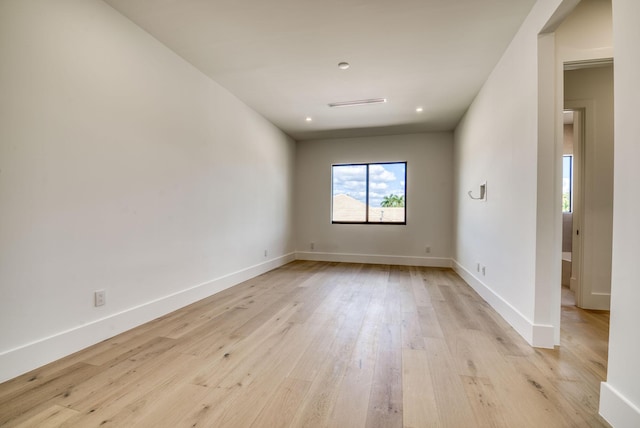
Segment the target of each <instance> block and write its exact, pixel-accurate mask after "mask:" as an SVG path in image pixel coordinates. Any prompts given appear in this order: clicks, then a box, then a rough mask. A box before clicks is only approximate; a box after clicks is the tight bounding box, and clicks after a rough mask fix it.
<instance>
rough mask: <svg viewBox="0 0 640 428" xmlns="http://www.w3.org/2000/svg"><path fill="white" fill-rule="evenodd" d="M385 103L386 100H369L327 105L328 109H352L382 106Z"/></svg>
mask: <svg viewBox="0 0 640 428" xmlns="http://www.w3.org/2000/svg"><path fill="white" fill-rule="evenodd" d="M386 102H387V99H386V98H370V99H368V100H357V101H342V102H338V103H329V107H354V106H365V105H367V104H382V103H386Z"/></svg>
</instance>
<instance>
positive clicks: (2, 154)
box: [0, 0, 295, 380]
mask: <svg viewBox="0 0 640 428" xmlns="http://www.w3.org/2000/svg"><path fill="white" fill-rule="evenodd" d="M0 57H1V58H2V61H0V93H2V96H1V97H0V111H1V114H0V284H1V286H0V380H3V379H7V378H9V377H11V376H15V375H17V374H19V373H20V372H23V371H26V370H28V369H31V368H34V367H36V366H38V365H40V364H43V363H45V362H48V361H51V360H53V359H56V358H58V357H61V356H62V355H65V354H68V353H70V352H73V351H75V350H77V349H80V348H82V347H84V346H87V345H89V344H92V343H95V342H97V341H100V340H102V339H104V338H106V337H109V336H111V335H113V334H116V333H118V332H120V331H123V330H125V329H127V328H131V327H133V326H135V325H137V324H140V323H142V322H145V321H147V320H149V319H152V318H154V317H157V316H159V315H162V314H164V313H166V312H168V311H171V310H173V309H176V308H177V307H180V306H183V305H185V304H188V303H190V302H192V301H194V300H198V299H200V298H202V297H205V296H206V295H209V294H212V293H214V292H216V291H218V290H220V289H222V288H225V287H228V286H230V285H233V284H234V283H237V282H238V281H240V280H243V279H247V278H248V277H250V276H252V275H257V274H259V273H261V272H263V271H265V270H269V269H271V268H273V267H275V266H277V265H279V264H282V263H284V262H286V261H287V260H289V259H292V258H293V254H292V251H293V235H292V232H293V230H292V226H291V224H292V223H293V204H292V195H293V167H294V163H293V162H294V153H295V143H294V142H293V141H292V140H291V139H289V138H288V137H287V136H286V135H284V134H283V133H282V132H281V131H279V130H278V129H277V128H275V127H274V126H273V125H271V124H270V123H268V122H267V121H266V120H265V119H264V118H262V117H261V116H260V115H258V114H257V113H255V112H254V111H253V110H251V109H249V108H248V107H247V106H246V105H244V104H243V103H241V102H240V101H239V100H238V99H237V98H235V97H234V96H233V95H231V94H230V93H229V92H227V91H226V90H225V89H223V88H222V87H220V86H219V85H218V84H216V83H215V82H213V81H211V80H210V79H209V78H207V77H205V76H204V75H203V74H202V73H200V72H199V71H198V70H196V69H195V68H194V67H193V66H191V65H190V64H188V63H187V62H185V61H184V60H182V59H181V58H180V57H178V56H177V55H175V54H174V53H173V52H171V51H170V50H169V49H167V48H166V47H165V46H163V45H161V44H160V43H158V42H157V41H156V40H155V39H153V38H152V37H151V36H149V35H148V34H147V33H145V32H144V31H142V30H141V29H140V28H138V27H137V26H135V25H134V24H132V23H131V22H130V21H129V20H127V19H126V18H124V17H123V16H121V15H120V14H119V13H117V12H116V11H115V10H113V9H112V8H111V7H109V6H107V5H106V4H105V3H103V2H101V1H97V0H61V1H56V2H50V1H46V0H33V1H21V0H4V1H2V2H0ZM265 251H266V253H265ZM101 289H103V290H105V291H106V302H107V303H106V305H105V306H101V307H94V304H93V303H94V302H93V298H94V296H93V293H94V290H101Z"/></svg>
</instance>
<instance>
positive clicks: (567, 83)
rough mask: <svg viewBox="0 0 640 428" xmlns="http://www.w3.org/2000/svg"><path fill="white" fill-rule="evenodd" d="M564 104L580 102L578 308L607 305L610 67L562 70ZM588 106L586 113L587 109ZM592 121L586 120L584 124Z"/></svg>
mask: <svg viewBox="0 0 640 428" xmlns="http://www.w3.org/2000/svg"><path fill="white" fill-rule="evenodd" d="M564 76H565V78H564V94H565V97H564V99H565V103H566V104H565V105H570V106H576V105H583V106H585V107H586V108H587V109H588V110H587V111H586V112H585V118H586V120H587V121H588V123H586V131H587V132H586V133H585V147H584V155H583V158H584V159H583V166H584V169H583V172H584V188H583V195H584V198H583V203H584V210H583V212H582V213H581V215H580V217H581V219H582V220H581V226H580V227H581V233H580V235H581V239H582V247H583V251H582V276H581V283H582V285H581V290H582V292H581V293H582V299H581V302H582V303H581V306H583V307H586V308H589V309H609V299H610V294H611V239H612V224H613V150H614V142H613V66H612V65H607V66H603V67H598V68H586V69H580V70H572V71H567V72H565V74H564ZM589 110H592V111H589ZM589 122H592V123H589Z"/></svg>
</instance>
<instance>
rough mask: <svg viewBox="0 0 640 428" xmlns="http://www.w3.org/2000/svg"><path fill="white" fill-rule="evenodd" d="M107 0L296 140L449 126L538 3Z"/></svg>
mask: <svg viewBox="0 0 640 428" xmlns="http://www.w3.org/2000/svg"><path fill="white" fill-rule="evenodd" d="M105 1H106V2H107V3H109V4H110V5H112V6H113V7H114V8H116V9H117V10H118V11H120V12H121V13H122V14H124V15H125V16H127V17H128V18H129V19H131V20H132V21H133V22H135V23H136V24H138V25H139V26H140V27H142V28H143V29H145V30H146V31H148V32H149V33H150V34H152V35H153V36H154V37H155V38H156V39H158V40H160V41H161V42H162V43H164V44H165V45H166V46H168V47H169V48H171V49H172V50H173V51H175V52H176V53H177V54H179V55H180V56H182V57H183V58H185V59H186V60H187V61H189V62H191V63H192V64H193V65H195V66H196V67H197V68H198V69H200V70H201V71H202V72H204V73H205V74H207V75H209V76H210V77H211V78H212V79H213V80H215V81H216V82H218V83H219V84H221V85H222V86H224V87H226V88H227V89H228V90H229V91H231V92H232V93H233V94H235V95H236V96H237V97H238V98H240V99H241V100H243V101H244V102H245V103H247V104H248V105H249V106H251V107H252V108H254V109H255V110H257V111H258V112H259V113H261V114H262V115H263V116H264V117H266V118H267V119H268V120H270V121H271V122H273V123H274V124H275V125H276V126H278V127H279V128H280V129H282V130H283V131H284V132H286V133H287V134H289V135H290V136H292V137H293V138H295V139H296V140H304V139H314V138H335V137H347V136H364V135H379V134H400V133H408V132H422V131H444V130H452V129H453V128H454V127H455V125H456V124H457V123H458V121H459V120H460V118H461V117H462V115H463V113H464V112H465V110H466V109H467V107H468V106H469V104H470V103H471V101H472V100H473V98H474V97H475V95H476V94H477V92H478V90H479V89H480V87H481V85H482V83H483V82H484V81H485V80H486V78H487V76H488V75H489V73H490V71H491V70H492V69H493V67H494V65H495V64H496V62H497V61H498V59H499V58H500V56H501V55H502V53H503V52H504V50H505V48H506V47H507V45H508V43H509V42H510V40H511V39H512V37H513V35H514V34H515V32H516V30H517V29H518V27H519V26H520V24H521V23H522V21H523V20H524V18H525V16H526V15H527V13H528V12H529V10H530V9H531V7H532V6H533V3H535V0H393V1H392V0H317V1H310V0H105ZM340 61H347V62H349V63H350V64H351V67H350V68H349V69H348V70H340V69H338V66H337V64H338V63H339V62H340ZM367 98H387V99H388V102H387V103H386V104H380V105H369V106H361V107H343V108H329V107H328V106H327V104H328V103H330V102H336V101H349V100H361V99H367ZM418 106H421V107H423V108H424V111H423V112H422V113H416V111H415V109H416V107H418ZM307 116H310V117H312V119H313V120H312V121H311V122H307V121H305V118H306V117H307Z"/></svg>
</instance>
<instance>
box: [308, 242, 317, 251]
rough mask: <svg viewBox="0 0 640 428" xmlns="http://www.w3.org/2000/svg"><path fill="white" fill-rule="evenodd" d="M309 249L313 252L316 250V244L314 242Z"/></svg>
mask: <svg viewBox="0 0 640 428" xmlns="http://www.w3.org/2000/svg"><path fill="white" fill-rule="evenodd" d="M309 247H311V249H312V250H315V249H316V243H315V242H312V243H311V244H309Z"/></svg>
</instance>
